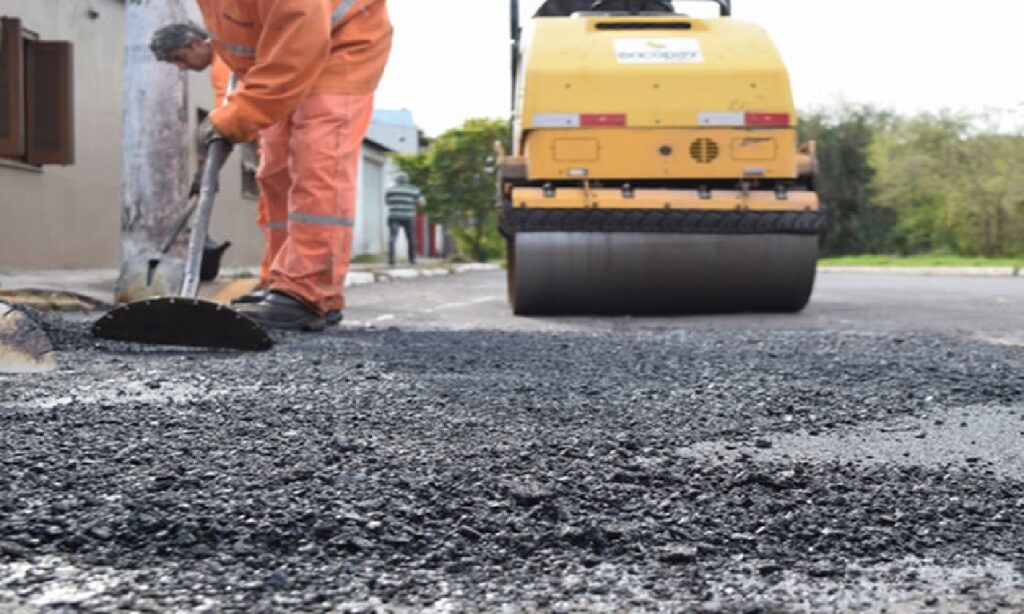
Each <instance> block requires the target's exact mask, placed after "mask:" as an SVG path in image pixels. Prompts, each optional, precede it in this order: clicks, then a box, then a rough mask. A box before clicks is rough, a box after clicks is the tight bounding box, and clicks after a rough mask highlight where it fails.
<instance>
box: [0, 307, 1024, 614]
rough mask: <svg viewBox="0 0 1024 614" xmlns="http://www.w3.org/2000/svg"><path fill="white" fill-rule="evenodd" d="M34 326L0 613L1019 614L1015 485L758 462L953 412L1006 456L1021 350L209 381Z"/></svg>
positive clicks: (9, 419)
mask: <svg viewBox="0 0 1024 614" xmlns="http://www.w3.org/2000/svg"><path fill="white" fill-rule="evenodd" d="M45 325H46V326H47V327H48V328H49V329H50V331H51V334H53V335H54V337H55V344H56V345H57V346H58V349H59V350H61V353H60V361H61V365H62V367H61V369H60V370H58V371H57V372H55V373H53V374H47V375H43V376H35V377H31V378H18V377H14V376H3V375H0V391H2V393H0V466H2V467H3V468H4V470H3V471H2V472H0V609H4V608H5V606H6V607H7V608H12V607H16V606H18V607H26V608H29V610H30V611H31V610H32V609H38V608H43V609H45V608H49V607H60V606H62V605H63V606H68V605H70V606H73V607H76V608H83V609H88V610H109V609H117V608H127V609H133V610H147V609H151V610H154V611H164V610H167V609H184V610H190V609H203V608H210V609H214V610H225V609H229V610H230V609H236V610H239V611H271V610H273V611H286V610H301V611H320V610H332V611H337V610H352V611H371V610H387V609H402V608H413V609H432V610H435V611H453V610H456V611H457V610H463V609H467V608H469V609H474V608H476V609H487V610H492V609H499V608H501V607H503V606H511V609H512V610H513V611H515V610H517V609H522V610H536V609H546V610H560V611H568V610H623V609H646V610H658V609H663V610H670V609H671V610H695V611H701V610H703V611H728V612H732V611H737V612H739V611H742V612H777V611H778V612H785V611H793V610H801V611H802V610H809V611H821V610H831V609H843V610H859V609H875V610H877V609H878V608H879V607H880V606H884V605H887V604H888V605H892V604H895V605H900V604H902V606H904V607H907V608H910V610H911V611H917V610H925V611H927V610H929V609H933V610H935V611H942V610H943V609H944V608H953V607H963V608H966V609H968V610H970V609H972V608H976V609H980V610H981V611H999V610H1000V608H1003V609H1005V611H1017V610H1018V608H1024V580H1022V577H1021V573H1022V572H1024V566H1021V565H1020V561H1024V523H1022V519H1024V482H1021V481H1020V480H1019V479H1013V478H1012V477H1007V475H1006V473H1005V472H1000V471H995V470H994V469H993V467H992V466H991V464H990V463H991V461H990V460H987V459H985V458H982V457H981V455H979V457H978V458H974V457H970V456H968V457H966V458H962V457H957V458H956V459H955V460H948V459H943V457H942V455H941V454H936V456H935V458H934V459H932V460H931V461H930V462H921V463H917V464H914V463H889V462H880V461H879V460H877V459H873V458H870V455H866V456H865V458H863V459H855V460H851V459H850V458H848V457H844V458H843V459H842V460H837V459H834V458H830V457H829V455H828V451H827V450H825V451H823V453H822V454H821V456H820V458H810V459H809V458H807V457H806V456H800V457H797V456H793V457H789V456H788V455H787V454H786V453H785V450H780V449H779V448H778V447H777V446H778V445H779V444H777V443H776V442H777V441H785V440H786V438H787V437H789V438H791V437H792V436H801V435H806V436H807V437H818V436H822V435H828V434H839V433H846V432H853V431H854V430H856V432H859V433H863V432H865V429H867V430H868V431H870V429H873V428H878V429H885V428H886V425H889V424H893V423H895V422H899V421H902V422H901V423H905V422H906V421H907V420H918V421H920V423H921V424H929V423H933V422H935V421H938V420H939V418H938V416H940V415H942V416H946V415H947V414H948V410H949V409H950V408H958V409H960V410H962V411H961V413H960V414H958V415H963V416H967V417H966V418H964V422H963V425H962V426H963V428H964V429H965V433H969V432H970V429H971V424H970V421H971V419H970V416H971V408H972V407H986V408H989V409H991V408H993V407H999V408H1002V409H1001V413H1000V414H999V415H1001V416H1003V419H1005V422H1006V424H1005V429H1011V430H1013V431H1016V432H1024V369H1022V367H1024V351H1022V350H1021V349H1020V348H1013V347H999V346H990V345H984V344H972V343H969V342H964V341H958V340H953V339H950V338H943V337H937V336H930V335H924V334H912V335H906V336H903V337H893V336H887V335H874V334H864V333H856V334H854V333H845V332H839V331H833V332H778V331H757V332H753V331H748V332H729V333H725V332H715V331H701V332H680V331H664V332H661V333H618V334H612V335H583V334H534V333H504V332H493V331H492V332H474V333H468V332H466V333H464V332H431V331H403V330H342V331H333V332H330V333H328V334H324V335H296V336H288V337H287V338H286V339H285V343H284V344H282V345H280V346H278V348H277V349H275V350H274V351H272V352H270V353H266V354H234V353H218V352H190V351H185V350H178V349H168V348H159V349H154V348H139V347H133V346H131V345H128V344H114V343H108V342H102V343H98V342H96V341H95V340H92V339H91V338H89V337H88V335H87V334H86V326H87V324H86V323H85V322H84V320H83V321H75V320H73V319H67V318H63V319H61V318H57V319H54V318H49V319H47V320H46V324H45ZM985 415H986V416H991V415H992V412H991V411H989V412H988V413H986V414H985ZM980 419H981V418H979V420H980ZM986 419H990V418H986ZM945 426H946V427H948V426H949V425H945ZM958 428H959V427H958ZM915 436H916V435H915ZM924 436H927V433H925V435H924ZM1022 439H1024V438H1022ZM709 442H713V445H711V448H713V449H720V450H721V451H722V453H721V454H716V453H714V452H713V451H708V449H706V448H700V449H701V452H700V453H699V454H695V453H694V450H695V449H697V448H699V447H700V446H708V445H710V444H709ZM973 443H974V442H971V444H973ZM965 445H969V444H965ZM977 445H979V446H984V441H980V442H977ZM1018 475H1019V474H1018ZM897 611H898V610H897Z"/></svg>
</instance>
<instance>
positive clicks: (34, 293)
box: [0, 259, 501, 309]
mask: <svg viewBox="0 0 1024 614" xmlns="http://www.w3.org/2000/svg"><path fill="white" fill-rule="evenodd" d="M500 269H501V267H500V266H499V265H497V264H489V263H465V264H451V263H447V262H445V261H443V260H439V259H420V261H419V262H417V263H416V265H414V266H411V267H410V266H408V265H405V266H401V265H400V266H396V267H389V266H388V265H387V264H382V263H371V264H352V265H351V266H350V267H349V274H348V276H347V278H346V279H345V286H346V287H349V286H359V285H364V284H372V283H388V282H394V281H401V280H408V279H416V278H419V277H437V276H442V275H455V274H460V273H468V272H474V271H497V270H500ZM258 273H259V269H257V268H225V269H222V270H221V274H220V277H218V278H217V280H216V281H212V282H208V283H204V284H202V286H201V287H200V289H199V295H200V296H201V297H207V298H210V297H213V296H215V295H217V294H218V293H219V292H220V291H221V290H223V289H224V288H225V287H226V286H228V285H229V284H231V283H233V282H236V281H238V280H239V279H247V278H248V279H252V278H255V277H256V276H257V275H258ZM117 274H118V272H117V269H73V270H64V269H54V270H20V269H11V270H0V300H4V298H5V297H7V298H11V297H12V296H14V295H15V294H21V295H24V296H25V297H27V298H31V299H32V300H31V301H26V302H42V303H44V304H45V303H54V304H53V305H52V307H54V308H58V309H59V308H65V309H87V308H89V307H102V306H104V305H109V304H110V303H111V301H112V300H113V296H114V283H115V282H116V281H117ZM58 303H59V304H58Z"/></svg>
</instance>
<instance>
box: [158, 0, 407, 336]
mask: <svg viewBox="0 0 1024 614" xmlns="http://www.w3.org/2000/svg"><path fill="white" fill-rule="evenodd" d="M197 4H198V5H199V9H200V10H201V11H202V13H203V19H204V21H205V23H206V27H207V29H208V30H209V32H210V38H209V40H208V41H201V40H196V39H193V40H191V41H190V42H189V44H188V45H185V46H184V48H182V49H178V50H176V51H165V52H163V53H161V52H160V51H159V50H157V49H156V48H155V45H154V52H156V53H157V55H158V56H160V57H162V59H165V60H167V61H170V62H173V63H176V64H178V65H179V66H182V67H183V68H190V69H194V70H201V69H203V68H205V67H206V65H207V64H208V63H209V62H208V61H207V64H203V65H201V66H200V65H198V64H201V62H200V61H196V60H197V57H196V56H201V55H202V52H201V51H197V50H201V49H203V47H204V45H206V46H209V45H212V49H213V50H214V51H215V52H216V54H217V56H219V57H221V58H223V60H224V62H225V63H226V64H227V65H228V67H230V69H231V70H232V71H234V73H235V74H237V75H238V76H239V77H240V81H241V82H240V85H239V87H238V89H237V90H236V91H235V92H233V93H232V94H231V95H230V96H228V99H227V101H226V103H225V104H224V105H222V106H220V107H217V108H215V109H214V110H213V111H212V112H211V113H210V115H209V118H208V119H209V124H208V128H207V140H208V141H212V140H213V139H216V138H222V139H225V140H227V141H230V142H233V143H240V142H246V141H249V140H251V139H253V138H255V137H256V135H257V134H258V135H259V138H260V153H261V160H260V167H259V170H258V172H257V174H256V179H257V182H258V184H259V188H260V211H259V223H260V225H261V226H262V228H263V230H264V235H265V237H266V249H265V251H264V257H263V262H262V266H261V270H260V277H261V286H262V287H263V288H265V289H267V290H269V292H268V293H266V294H265V295H260V296H258V298H259V299H260V300H258V302H253V303H249V304H245V305H242V306H240V308H239V310H240V311H242V312H243V313H245V314H246V315H248V316H249V317H251V318H252V319H254V320H256V321H257V322H259V323H260V324H262V325H264V326H269V327H274V328H293V329H303V330H321V329H323V328H324V325H325V323H326V320H325V317H324V316H325V314H327V313H328V312H331V313H332V315H333V314H338V315H340V309H342V308H343V307H344V297H343V295H342V292H343V283H344V279H345V274H346V273H347V272H348V264H349V258H350V256H351V251H352V232H353V226H354V224H355V214H356V175H357V172H358V164H359V157H360V152H361V150H362V142H363V137H364V136H365V134H366V129H367V127H368V126H369V123H370V117H371V115H372V113H373V92H374V90H375V89H376V87H377V83H378V82H379V81H380V77H381V74H382V73H383V71H384V65H385V63H386V62H387V57H388V53H389V52H390V49H391V22H390V20H389V18H388V13H387V7H386V4H385V0H197ZM199 59H201V58H199Z"/></svg>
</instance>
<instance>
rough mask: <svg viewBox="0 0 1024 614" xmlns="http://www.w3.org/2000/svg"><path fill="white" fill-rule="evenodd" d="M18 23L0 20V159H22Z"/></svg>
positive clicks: (22, 92) (22, 76)
mask: <svg viewBox="0 0 1024 614" xmlns="http://www.w3.org/2000/svg"><path fill="white" fill-rule="evenodd" d="M22 50H23V46H22V42H21V21H20V20H17V19H10V18H8V17H4V18H3V19H0V156H3V157H9V158H20V157H21V156H24V155H25V72H24V66H25V60H24V54H23V51H22Z"/></svg>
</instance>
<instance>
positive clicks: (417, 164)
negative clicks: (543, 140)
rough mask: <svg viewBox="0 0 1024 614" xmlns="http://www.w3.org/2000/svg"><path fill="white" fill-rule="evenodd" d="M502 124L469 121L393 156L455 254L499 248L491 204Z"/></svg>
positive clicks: (482, 255) (488, 253)
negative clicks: (423, 147)
mask: <svg viewBox="0 0 1024 614" xmlns="http://www.w3.org/2000/svg"><path fill="white" fill-rule="evenodd" d="M508 130H509V128H508V122H507V121H505V120H498V119H470V120H467V121H466V122H465V123H464V124H463V125H462V126H461V127H459V128H455V129H452V130H449V131H447V132H445V133H444V134H442V135H441V136H439V137H437V138H436V139H435V140H434V141H433V143H432V144H431V147H430V149H429V150H428V151H426V152H423V153H419V154H415V155H407V156H398V158H397V161H398V164H399V165H400V166H401V167H402V170H404V171H405V172H406V173H408V174H409V177H410V179H411V180H412V181H413V182H414V183H416V185H418V186H419V187H420V189H421V190H423V193H424V196H425V197H426V198H427V213H429V214H430V215H431V216H432V217H434V218H435V219H440V220H443V221H444V223H445V226H446V227H447V228H448V230H449V231H450V232H451V234H452V236H453V237H454V238H455V242H456V247H457V249H458V251H459V252H460V254H462V255H463V256H466V257H469V258H472V259H474V260H481V261H482V260H487V259H489V258H494V257H497V256H500V255H501V254H502V253H503V252H504V241H503V239H502V238H501V236H500V234H499V233H498V223H497V212H496V210H495V207H494V169H493V157H494V143H495V141H499V140H504V139H505V138H507V136H508Z"/></svg>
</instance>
